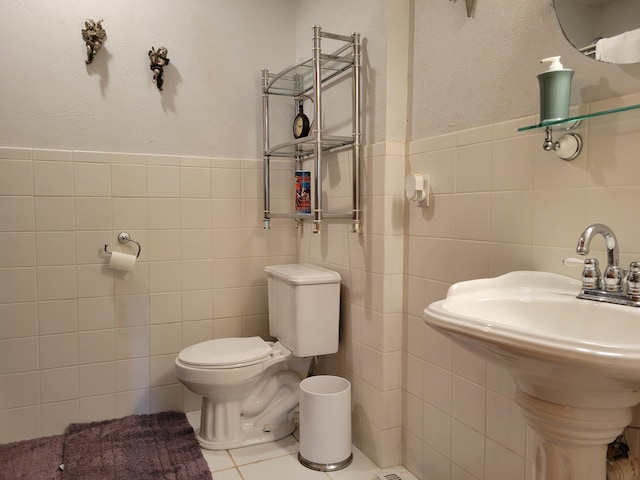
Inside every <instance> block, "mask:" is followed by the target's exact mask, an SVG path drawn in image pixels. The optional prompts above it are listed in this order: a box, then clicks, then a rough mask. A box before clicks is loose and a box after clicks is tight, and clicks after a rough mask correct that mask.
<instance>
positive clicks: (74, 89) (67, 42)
mask: <svg viewBox="0 0 640 480" xmlns="http://www.w3.org/2000/svg"><path fill="white" fill-rule="evenodd" d="M293 2H294V0H268V1H264V2H263V1H255V0H207V1H204V0H180V1H175V0H136V1H129V0H110V1H101V0H65V1H64V2H50V1H46V0H24V1H20V2H3V10H2V15H0V45H2V48H3V54H2V59H3V61H2V68H0V112H2V115H0V132H1V134H0V145H4V146H12V147H30V148H49V149H51V148H53V149H55V148H59V149H72V150H93V151H95V150H102V151H119V152H135V153H162V154H173V155H194V156H195V155H203V156H218V157H223V156H227V157H234V158H255V157H256V156H261V153H262V145H261V140H260V137H261V132H262V99H261V94H260V85H261V80H260V70H261V69H262V68H265V67H269V66H271V65H276V66H277V67H278V68H282V67H283V66H285V65H287V64H289V63H292V62H293V60H294V58H295V47H294V45H293V43H292V41H291V38H292V36H293V34H292V29H293V27H292V25H294V24H295V22H294V16H293V15H294V8H293V7H292V5H293ZM86 18H94V19H95V20H99V19H104V23H103V26H104V28H105V29H106V31H107V41H106V43H105V46H104V48H103V49H102V50H101V51H100V52H99V53H98V55H97V57H96V59H95V60H94V62H93V63H92V64H91V65H88V66H85V59H86V53H85V46H84V42H83V40H82V36H81V30H82V28H84V20H85V19H86ZM152 46H155V47H156V48H158V47H160V46H165V47H167V48H168V50H169V55H168V56H169V59H170V60H171V64H170V65H169V66H168V67H166V68H165V89H164V92H162V93H160V92H159V91H158V90H157V88H156V87H155V85H153V83H152V82H151V78H152V74H151V71H150V69H149V58H148V56H147V52H148V50H149V49H150V48H151V47H152Z"/></svg>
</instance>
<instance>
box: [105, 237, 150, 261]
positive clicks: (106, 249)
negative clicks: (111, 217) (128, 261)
mask: <svg viewBox="0 0 640 480" xmlns="http://www.w3.org/2000/svg"><path fill="white" fill-rule="evenodd" d="M118 241H119V242H120V243H122V244H125V243H129V242H133V243H135V244H136V245H137V246H138V253H137V254H136V258H138V257H140V252H141V251H142V247H141V246H140V243H138V242H137V241H136V240H134V239H133V238H131V235H129V234H128V233H127V232H120V233H119V234H118ZM104 251H105V252H106V253H107V254H109V255H111V253H112V252H110V251H109V244H108V243H105V244H104Z"/></svg>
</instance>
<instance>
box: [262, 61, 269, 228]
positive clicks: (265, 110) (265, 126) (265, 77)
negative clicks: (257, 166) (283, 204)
mask: <svg viewBox="0 0 640 480" xmlns="http://www.w3.org/2000/svg"><path fill="white" fill-rule="evenodd" d="M268 87H269V71H268V70H266V69H265V70H262V115H263V116H264V120H263V122H262V152H263V157H262V159H263V166H262V172H263V181H264V188H263V196H264V216H263V217H262V227H263V228H264V229H270V228H271V191H270V187H271V176H270V171H271V169H270V168H269V167H270V165H269V164H270V158H269V155H268V153H267V152H268V151H269V95H268V93H267V88H268Z"/></svg>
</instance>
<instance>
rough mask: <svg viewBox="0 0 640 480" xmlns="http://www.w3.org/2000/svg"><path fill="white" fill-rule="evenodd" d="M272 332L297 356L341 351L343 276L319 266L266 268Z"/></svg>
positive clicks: (277, 266)
mask: <svg viewBox="0 0 640 480" xmlns="http://www.w3.org/2000/svg"><path fill="white" fill-rule="evenodd" d="M264 271H265V272H266V274H267V288H268V292H269V333H270V334H271V336H273V337H276V338H277V339H278V340H280V343H282V344H283V345H284V346H285V347H287V348H288V349H289V350H291V351H292V352H293V355H294V356H296V357H310V356H314V355H327V354H330V353H336V352H337V351H338V335H339V321H340V280H341V278H340V274H339V273H337V272H334V271H332V270H327V269H325V268H321V267H317V266H315V265H308V264H305V265H300V264H287V265H272V266H268V267H265V269H264Z"/></svg>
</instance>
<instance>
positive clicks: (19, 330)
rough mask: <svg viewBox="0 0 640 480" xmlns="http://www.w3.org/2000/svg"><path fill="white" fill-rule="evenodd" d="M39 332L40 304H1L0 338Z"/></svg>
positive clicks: (25, 335)
mask: <svg viewBox="0 0 640 480" xmlns="http://www.w3.org/2000/svg"><path fill="white" fill-rule="evenodd" d="M37 334H38V304H37V303H36V302H29V303H7V304H0V339H6V338H18V337H30V336H35V335H37Z"/></svg>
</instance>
